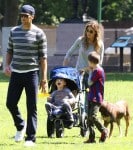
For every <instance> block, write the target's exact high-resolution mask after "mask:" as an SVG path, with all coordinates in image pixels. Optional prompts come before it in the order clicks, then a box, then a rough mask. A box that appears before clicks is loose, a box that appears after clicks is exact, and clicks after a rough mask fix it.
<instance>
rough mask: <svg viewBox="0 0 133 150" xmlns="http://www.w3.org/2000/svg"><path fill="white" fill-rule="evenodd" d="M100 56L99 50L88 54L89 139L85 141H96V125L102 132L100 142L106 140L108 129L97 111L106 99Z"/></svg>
mask: <svg viewBox="0 0 133 150" xmlns="http://www.w3.org/2000/svg"><path fill="white" fill-rule="evenodd" d="M99 61H100V56H99V54H98V53H97V52H94V51H93V52H91V53H90V54H89V56H88V65H89V70H90V74H89V78H88V85H89V93H88V128H89V139H88V140H87V141H85V142H84V143H95V142H96V141H95V131H94V125H95V126H96V128H97V129H98V130H99V131H100V132H101V137H100V139H99V142H105V140H106V138H107V135H108V130H107V129H106V128H105V127H104V126H103V125H102V124H101V123H100V122H99V120H98V118H97V113H98V111H99V107H100V105H101V103H102V102H103V99H104V80H105V74H104V70H103V68H102V67H101V66H100V65H99Z"/></svg>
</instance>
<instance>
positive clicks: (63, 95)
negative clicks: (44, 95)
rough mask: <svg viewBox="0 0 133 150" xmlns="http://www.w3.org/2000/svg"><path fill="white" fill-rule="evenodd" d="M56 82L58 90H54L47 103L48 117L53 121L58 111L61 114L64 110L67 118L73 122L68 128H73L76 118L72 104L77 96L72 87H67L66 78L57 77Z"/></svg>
mask: <svg viewBox="0 0 133 150" xmlns="http://www.w3.org/2000/svg"><path fill="white" fill-rule="evenodd" d="M54 82H55V86H56V88H57V90H55V91H54V92H52V94H51V97H49V98H48V102H47V103H46V104H45V107H46V111H47V113H48V117H49V119H50V120H51V121H53V120H54V116H56V114H58V115H59V112H58V111H60V114H61V113H63V112H64V113H65V114H66V119H67V120H68V121H69V122H71V124H69V126H68V128H72V123H73V122H74V119H73V115H72V108H71V106H72V105H73V104H74V103H75V102H76V98H75V97H74V95H73V94H72V92H71V91H70V89H69V88H67V80H66V79H64V78H57V79H55V81H54ZM59 117H60V115H59Z"/></svg>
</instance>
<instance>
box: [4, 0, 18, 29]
mask: <svg viewBox="0 0 133 150" xmlns="http://www.w3.org/2000/svg"><path fill="white" fill-rule="evenodd" d="M4 5H5V10H4V20H3V26H4V27H9V26H15V25H17V20H18V7H19V1H18V0H4Z"/></svg>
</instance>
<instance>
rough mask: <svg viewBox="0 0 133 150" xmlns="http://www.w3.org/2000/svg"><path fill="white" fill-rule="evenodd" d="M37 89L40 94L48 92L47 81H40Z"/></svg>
mask: <svg viewBox="0 0 133 150" xmlns="http://www.w3.org/2000/svg"><path fill="white" fill-rule="evenodd" d="M39 89H40V90H41V92H42V93H46V92H48V82H47V80H41V81H40V87H39Z"/></svg>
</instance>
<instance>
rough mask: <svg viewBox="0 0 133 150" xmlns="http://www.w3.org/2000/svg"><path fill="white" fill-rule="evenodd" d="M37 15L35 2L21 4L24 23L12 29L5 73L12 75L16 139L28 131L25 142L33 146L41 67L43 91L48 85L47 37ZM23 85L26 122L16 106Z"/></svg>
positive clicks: (10, 98)
mask: <svg viewBox="0 0 133 150" xmlns="http://www.w3.org/2000/svg"><path fill="white" fill-rule="evenodd" d="M34 15H35V9H34V8H33V7H32V6H30V5H24V6H22V8H21V10H20V18H21V23H22V24H21V25H20V26H16V27H14V28H12V29H11V31H10V36H9V42H8V48H7V55H6V67H5V74H6V75H7V76H11V77H10V83H9V87H8V93H7V102H6V106H7V108H8V109H9V111H10V113H11V115H12V117H13V120H14V124H15V126H16V129H17V132H16V135H15V141H16V142H20V141H22V140H23V138H24V135H25V131H26V138H25V145H26V146H33V145H34V143H35V141H36V137H35V134H36V128H37V106H36V103H37V93H38V72H39V68H40V69H41V81H40V89H41V91H42V92H45V90H46V86H47V40H46V36H45V34H44V33H43V31H42V30H41V29H39V28H38V27H37V26H35V25H33V24H32V20H33V19H34ZM39 64H40V67H39ZM23 89H25V93H26V107H27V123H26V122H25V121H24V120H23V119H22V117H21V113H20V111H19V109H18V106H17V105H18V102H19V99H20V96H21V93H22V91H23Z"/></svg>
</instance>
